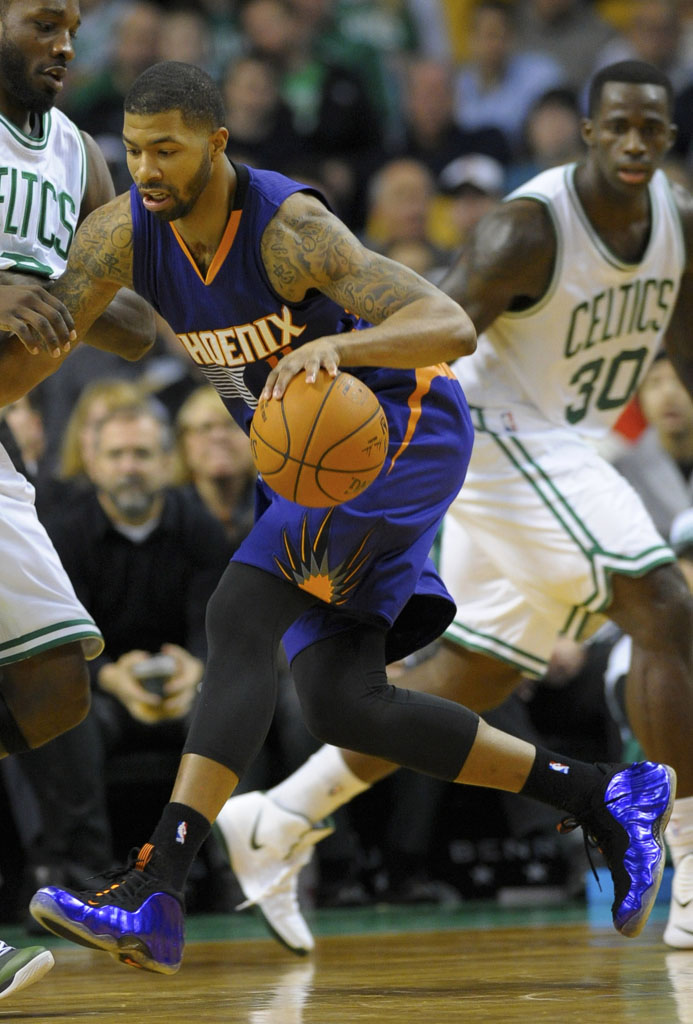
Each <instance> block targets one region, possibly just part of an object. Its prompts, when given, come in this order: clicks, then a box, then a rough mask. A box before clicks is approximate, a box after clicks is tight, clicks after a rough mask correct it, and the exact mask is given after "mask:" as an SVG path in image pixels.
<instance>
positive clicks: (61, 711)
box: [0, 445, 103, 753]
mask: <svg viewBox="0 0 693 1024" xmlns="http://www.w3.org/2000/svg"><path fill="white" fill-rule="evenodd" d="M0 563H1V564H2V575H1V576H0V608H1V609H2V611H1V612H0V615H1V617H2V636H3V643H2V650H1V651H0V753H3V752H4V753H13V752H14V751H17V750H24V749H27V748H31V747H37V746H40V745H41V744H43V743H45V742H47V741H48V740H49V739H52V738H53V737H54V736H57V735H59V734H60V733H61V732H64V731H65V730H66V729H69V728H71V727H72V726H74V725H76V724H77V723H78V722H80V721H81V719H82V718H83V717H84V715H85V714H86V712H87V710H88V707H89V677H88V672H87V668H86V664H85V655H86V656H87V657H94V656H95V655H97V654H98V653H99V652H100V651H101V650H102V649H103V639H102V637H101V634H100V633H99V630H98V629H97V627H96V625H95V624H94V621H93V619H92V618H91V616H90V615H89V614H88V613H87V612H86V610H85V609H84V607H83V606H82V605H81V604H80V602H79V601H78V600H77V598H76V596H75V592H74V589H73V587H72V584H71V583H70V580H69V579H68V577H67V574H66V572H65V570H64V568H63V566H62V564H61V562H60V559H59V558H58V555H57V553H56V551H55V548H54V547H53V544H52V543H51V541H50V539H49V537H48V535H47V533H46V531H45V529H44V527H43V526H42V524H41V523H40V522H39V520H38V518H37V516H36V510H35V508H34V504H33V488H31V487H30V486H29V484H27V482H26V480H25V479H24V477H22V476H20V474H19V473H17V472H16V471H15V469H14V467H13V466H12V464H11V462H10V461H9V458H8V456H7V453H6V452H5V449H4V448H3V447H2V446H1V445H0Z"/></svg>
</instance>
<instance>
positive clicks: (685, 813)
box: [664, 796, 693, 867]
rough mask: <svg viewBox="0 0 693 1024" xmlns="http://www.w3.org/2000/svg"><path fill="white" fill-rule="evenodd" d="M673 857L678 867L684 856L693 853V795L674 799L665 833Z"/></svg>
mask: <svg viewBox="0 0 693 1024" xmlns="http://www.w3.org/2000/svg"><path fill="white" fill-rule="evenodd" d="M664 838H665V839H666V842H667V846H668V847H669V850H670V851H671V858H672V860H673V862H674V867H676V866H677V865H678V864H679V863H680V862H681V861H682V860H683V858H684V857H685V856H686V855H687V854H689V853H693V796H684V797H681V798H680V799H678V800H674V809H673V810H672V812H671V818H670V819H669V824H668V825H667V828H666V832H665V833H664Z"/></svg>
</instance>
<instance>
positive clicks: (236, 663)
mask: <svg viewBox="0 0 693 1024" xmlns="http://www.w3.org/2000/svg"><path fill="white" fill-rule="evenodd" d="M314 604H316V599H314V598H312V597H310V595H308V594H306V593H305V592H303V591H300V590H299V589H298V588H297V587H295V586H294V585H293V584H290V583H288V582H284V581H283V580H280V579H278V578H276V577H274V576H271V575H270V574H269V573H265V572H263V571H262V570H259V569H254V568H252V567H250V566H246V565H241V564H239V563H234V562H232V563H231V564H230V565H229V567H228V568H227V570H226V572H225V573H224V575H223V576H222V579H221V582H220V583H219V586H218V587H217V589H216V591H215V592H214V594H213V595H212V598H211V600H210V602H209V606H208V609H207V637H208V645H209V654H208V659H207V669H206V672H205V681H204V684H203V686H202V692H201V694H200V699H199V701H198V706H197V710H196V713H195V718H194V720H193V723H192V726H191V728H190V732H189V734H188V739H187V742H186V745H185V753H194V754H200V755H202V756H204V757H208V758H211V759H212V760H214V761H218V762H219V763H220V764H223V765H226V767H228V768H230V769H231V770H232V771H233V772H235V773H236V775H238V776H239V778H240V777H242V776H243V774H244V773H245V770H246V769H247V767H248V765H249V764H250V763H251V762H252V760H253V759H254V758H255V757H256V756H257V754H258V753H259V750H260V748H261V746H262V744H263V742H264V739H265V736H266V735H267V731H268V729H269V726H270V723H271V721H272V715H273V713H274V706H275V701H276V687H277V683H276V650H277V647H278V644H279V642H280V640H281V637H282V636H283V635H284V633H285V632H286V630H287V629H288V627H289V626H290V625H291V623H292V622H294V621H295V620H296V618H298V616H300V615H301V614H303V612H305V611H307V610H308V609H309V608H311V607H312V606H313V605H314ZM291 669H292V673H293V676H294V680H295V682H296V690H297V692H298V695H299V698H300V701H301V706H302V709H303V716H304V719H305V722H306V725H307V727H308V729H309V730H310V731H311V732H312V733H313V735H314V736H315V737H316V738H317V739H319V740H321V741H322V742H324V743H333V744H335V745H336V746H341V747H347V748H349V749H352V750H357V751H360V752H362V753H365V754H374V755H378V756H380V757H383V758H386V759H387V760H389V761H393V762H394V763H395V764H401V765H404V766H405V767H407V768H413V769H415V770H417V771H421V772H425V773H426V774H428V775H434V776H436V777H437V778H441V779H454V778H455V777H456V776H457V775H458V774H459V771H460V768H461V766H462V764H463V763H464V761H465V760H466V757H467V754H468V753H469V750H470V748H471V745H472V743H473V742H474V737H475V736H476V730H477V727H478V717H477V715H475V714H473V713H472V712H471V711H469V710H467V709H466V708H463V707H461V706H460V705H458V704H454V703H452V702H451V701H446V700H443V699H441V698H439V697H434V696H431V695H430V694H424V693H417V692H414V691H409V690H405V689H401V688H399V687H395V686H392V685H391V684H389V683H388V681H387V677H386V673H385V633H384V632H383V631H382V630H379V629H376V628H374V627H370V626H355V627H354V628H352V629H351V630H349V631H348V632H345V633H340V634H338V635H337V636H333V637H329V638H328V639H325V640H321V641H320V642H318V643H315V644H313V645H312V646H311V647H309V648H307V649H306V650H305V651H303V652H301V654H299V655H298V656H297V657H296V658H295V659H294V661H293V664H292V666H291Z"/></svg>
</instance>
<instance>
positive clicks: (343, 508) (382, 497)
mask: <svg viewBox="0 0 693 1024" xmlns="http://www.w3.org/2000/svg"><path fill="white" fill-rule="evenodd" d="M350 372H352V371H350ZM378 373H379V371H373V372H372V373H369V374H368V375H367V376H366V375H365V374H364V372H363V371H361V372H359V376H360V377H362V379H365V380H366V382H367V383H368V384H369V385H370V386H371V387H372V388H373V390H374V391H376V393H377V395H378V398H379V399H380V402H381V405H382V407H383V410H384V412H385V415H386V416H387V420H388V426H389V430H390V445H389V451H388V457H387V459H386V462H385V465H384V466H383V469H382V471H381V473H380V475H379V476H378V478H377V479H376V480H375V481H374V482H373V483H372V484H371V486H370V487H369V488H368V490H366V491H365V492H364V493H363V494H362V495H360V496H359V497H358V498H354V499H353V500H351V501H349V502H347V503H345V504H343V505H338V506H336V507H334V508H331V509H309V508H304V507H303V506H301V505H296V504H294V503H293V502H290V501H287V500H286V499H284V498H281V497H279V496H278V495H277V494H275V493H274V492H273V491H271V490H270V489H269V488H268V487H267V486H266V485H265V484H263V483H262V481H260V482H259V483H258V487H259V490H260V508H261V509H262V511H261V513H260V514H259V516H258V518H257V521H256V523H255V525H254V526H253V529H252V530H251V532H250V534H249V535H248V537H247V538H246V539H245V541H244V542H243V543H242V544H241V546H240V547H239V548H238V550H237V551H236V553H235V554H234V556H233V557H234V561H239V562H244V563H247V564H249V565H255V566H257V567H258V568H260V569H264V570H266V571H267V572H271V573H273V574H274V575H276V576H280V577H281V578H283V579H286V580H289V581H290V582H293V583H295V584H296V586H299V587H301V588H302V589H303V590H306V591H308V592H309V593H312V594H314V595H315V596H317V597H319V598H320V600H321V602H323V603H322V604H320V605H317V606H316V607H315V608H313V609H312V610H311V611H310V612H308V613H307V614H306V615H304V616H302V617H301V618H300V619H299V620H298V621H297V622H295V623H294V625H293V626H292V627H291V628H290V629H289V630H288V631H287V633H286V635H285V637H284V646H285V648H286V653H287V656H288V658H289V660H290V661H291V660H292V659H293V658H294V657H295V656H296V654H298V653H299V651H301V650H303V649H304V648H305V647H307V646H309V645H310V644H312V643H314V642H315V641H316V640H318V639H322V638H324V637H326V636H330V635H333V634H335V633H339V632H343V631H344V630H345V629H349V628H351V627H352V626H353V625H354V623H355V622H370V623H372V624H374V625H376V626H381V627H382V628H383V629H385V630H387V631H388V637H387V656H388V661H394V660H397V659H398V658H402V657H404V656H405V655H406V654H409V653H411V652H412V651H415V650H418V649H419V648H420V647H423V646H424V645H425V644H427V643H430V642H431V641H432V640H433V639H435V638H436V637H437V636H440V634H441V633H442V632H443V631H444V630H445V629H446V628H447V626H448V625H449V623H450V622H451V621H452V618H453V616H454V614H455V604H454V602H453V600H452V598H451V597H450V595H449V593H448V591H447V590H446V588H445V586H444V585H443V582H442V580H441V579H440V577H439V576H438V574H437V572H436V570H435V567H434V565H433V562H432V561H431V558H430V554H431V549H432V547H433V544H434V541H435V538H436V534H437V532H438V528H439V526H440V523H441V521H442V518H443V516H444V514H445V512H446V510H447V508H448V506H449V505H450V502H451V501H452V500H453V498H454V497H455V495H456V494H457V492H458V491H459V489H460V487H461V486H462V483H463V481H464V477H465V473H466V471H467V465H468V463H469V457H470V454H471V450H472V442H473V437H474V432H473V428H472V424H471V420H470V416H469V411H468V409H467V403H466V401H465V398H464V394H463V392H462V389H461V387H460V385H459V382H458V381H457V379H456V378H455V377H454V376H453V374H452V372H451V371H450V370H449V368H448V367H447V366H443V365H441V366H436V367H429V368H426V369H424V370H418V371H412V372H411V377H410V378H409V380H408V381H407V382H405V381H403V380H402V379H401V378H400V379H399V381H398V383H397V385H396V386H395V387H383V386H382V384H383V383H384V380H383V381H379V380H378ZM388 376H389V381H391V375H387V374H383V377H384V378H385V379H387V378H388ZM389 381H388V382H389ZM379 384H380V385H381V386H378V385H379ZM263 506H264V507H263Z"/></svg>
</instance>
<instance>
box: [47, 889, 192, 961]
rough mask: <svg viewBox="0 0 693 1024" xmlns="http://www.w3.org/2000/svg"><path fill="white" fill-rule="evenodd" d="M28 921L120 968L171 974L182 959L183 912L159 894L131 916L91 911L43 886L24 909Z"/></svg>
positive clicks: (114, 910) (106, 909)
mask: <svg viewBox="0 0 693 1024" xmlns="http://www.w3.org/2000/svg"><path fill="white" fill-rule="evenodd" d="M29 910H30V911H31V915H32V917H34V918H35V920H36V921H38V922H39V924H40V925H42V926H43V927H44V928H46V929H47V930H48V931H49V932H53V934H54V935H59V936H60V937H61V938H64V939H70V940H71V941H72V942H77V943H78V944H79V945H82V946H89V947H90V948H91V949H101V950H104V951H105V952H106V953H110V954H111V955H112V956H114V957H115V958H116V959H117V960H119V961H120V962H121V963H124V964H129V965H130V966H131V967H141V968H143V969H144V970H147V971H156V972H157V973H158V974H175V973H176V971H177V970H178V968H179V967H180V965H181V961H182V959H183V946H184V941H185V940H184V924H183V910H182V907H181V905H180V903H179V902H178V900H177V899H176V898H175V897H174V896H171V895H169V894H168V893H164V892H157V893H153V894H152V895H151V896H148V897H147V899H146V900H145V901H144V902H143V903H142V905H141V906H140V907H138V909H137V910H134V911H130V910H124V909H123V908H122V907H117V906H114V905H112V904H110V905H109V904H107V905H104V906H97V907H92V906H89V905H88V904H87V903H85V902H83V901H82V900H81V899H79V898H78V896H77V895H76V894H73V893H71V892H70V891H69V890H66V889H60V888H58V887H57V886H52V885H49V886H46V887H45V888H44V889H39V890H38V892H37V893H35V895H34V897H33V898H32V900H31V903H30V905H29Z"/></svg>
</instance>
